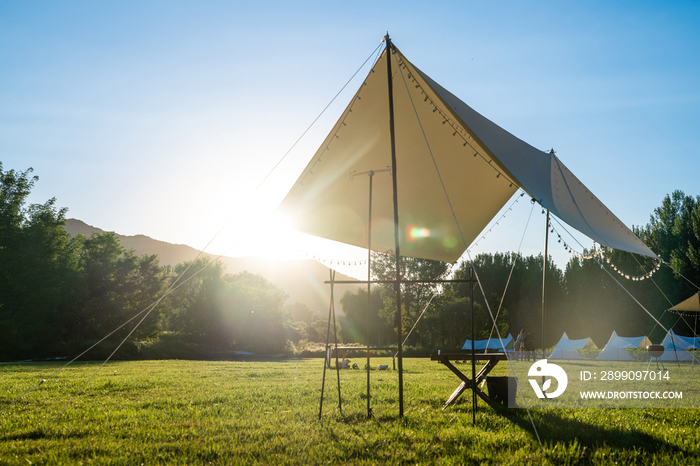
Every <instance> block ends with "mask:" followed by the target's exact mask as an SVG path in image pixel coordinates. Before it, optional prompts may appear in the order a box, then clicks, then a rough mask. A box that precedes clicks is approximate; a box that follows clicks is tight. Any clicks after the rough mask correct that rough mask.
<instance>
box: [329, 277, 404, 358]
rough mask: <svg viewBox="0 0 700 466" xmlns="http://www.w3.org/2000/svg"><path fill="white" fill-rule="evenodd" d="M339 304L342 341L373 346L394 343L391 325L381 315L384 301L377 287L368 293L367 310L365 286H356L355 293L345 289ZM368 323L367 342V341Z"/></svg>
mask: <svg viewBox="0 0 700 466" xmlns="http://www.w3.org/2000/svg"><path fill="white" fill-rule="evenodd" d="M340 304H341V306H342V308H343V314H344V315H345V319H344V322H343V326H342V329H341V335H342V336H341V337H340V338H341V340H342V341H344V342H347V343H351V342H357V343H363V344H365V345H367V344H369V345H373V346H379V345H386V344H392V345H393V344H395V341H394V340H395V333H394V329H393V325H392V324H391V323H389V322H387V320H386V319H385V318H383V317H382V315H381V311H382V309H383V308H384V302H383V301H382V297H381V295H380V293H379V289H377V288H375V289H374V290H373V291H372V292H371V293H370V303H369V310H368V309H367V305H368V303H367V288H358V289H357V291H356V292H355V293H353V292H352V291H350V290H348V291H346V292H345V293H344V294H343V296H342V298H340ZM368 313H369V315H368ZM368 325H369V343H368V342H367V334H368V333H367V332H368V327H367V326H368Z"/></svg>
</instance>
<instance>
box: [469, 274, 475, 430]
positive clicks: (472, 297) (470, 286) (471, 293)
mask: <svg viewBox="0 0 700 466" xmlns="http://www.w3.org/2000/svg"><path fill="white" fill-rule="evenodd" d="M473 267H474V263H473V262H472V266H471V267H470V268H469V291H470V297H469V300H470V301H471V307H472V425H476V358H475V357H474V356H475V354H474V353H475V351H476V349H475V348H474V340H475V339H476V338H474V283H473V282H472V280H473V279H474V268H473Z"/></svg>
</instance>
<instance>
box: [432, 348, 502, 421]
mask: <svg viewBox="0 0 700 466" xmlns="http://www.w3.org/2000/svg"><path fill="white" fill-rule="evenodd" d="M473 359H474V360H475V361H486V364H484V366H483V367H482V368H481V370H480V371H479V372H478V373H477V374H476V377H475V379H474V380H475V383H474V392H475V393H476V394H477V395H478V396H479V397H481V399H483V400H484V401H486V402H487V403H489V404H491V403H492V402H493V400H491V399H490V398H489V396H488V395H487V394H486V393H484V392H483V391H482V390H481V389H480V388H479V384H481V382H482V381H484V380H485V379H486V376H487V375H488V373H489V372H491V370H493V368H494V367H496V364H498V362H499V361H505V360H506V359H508V356H507V355H506V354H505V353H476V354H474V355H473ZM430 360H431V361H438V362H441V363H442V364H444V365H445V366H447V368H448V369H450V370H451V371H452V372H454V374H455V375H456V376H457V377H459V379H460V380H461V381H462V383H461V384H459V386H458V387H457V388H456V389H455V391H454V392H452V395H450V398H449V399H448V400H447V402H446V403H445V405H444V406H443V408H442V409H445V408H447V407H448V406H450V405H451V404H452V403H454V401H455V400H456V399H457V398H459V396H460V395H461V394H462V392H464V390H466V389H467V388H472V381H471V379H469V377H467V376H466V375H464V374H463V373H462V371H460V370H459V369H458V368H457V367H455V365H454V364H452V362H451V361H471V360H472V354H471V353H445V354H431V355H430ZM469 367H471V365H470V366H469Z"/></svg>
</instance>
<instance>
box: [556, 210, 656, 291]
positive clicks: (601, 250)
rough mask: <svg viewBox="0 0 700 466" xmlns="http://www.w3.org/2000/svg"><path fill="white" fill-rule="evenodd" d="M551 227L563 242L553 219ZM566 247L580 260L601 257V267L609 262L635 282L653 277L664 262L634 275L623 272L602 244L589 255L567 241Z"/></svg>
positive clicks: (626, 277)
mask: <svg viewBox="0 0 700 466" xmlns="http://www.w3.org/2000/svg"><path fill="white" fill-rule="evenodd" d="M549 228H550V231H551V232H552V233H556V234H557V236H558V237H559V241H558V242H559V243H561V235H560V234H559V233H558V232H556V229H555V227H554V226H553V225H552V223H551V221H550V223H549ZM564 249H566V250H567V251H569V252H571V254H572V255H573V257H575V258H577V259H580V260H591V259H595V258H596V257H597V258H599V259H600V267H601V268H603V265H604V264H608V266H609V267H610V268H611V269H612V270H614V271H615V272H617V274H618V275H620V276H621V277H624V278H625V279H627V280H632V281H635V282H641V281H644V280H647V279H649V278H651V277H653V276H654V274H655V273H656V272H657V271H658V270H659V269H660V268H661V264H663V261H662V260H659V261H658V262H657V263H656V265H655V266H654V268H653V269H652V270H650V271H649V272H647V273H645V274H643V275H639V276H634V275H630V274H629V273H625V272H623V271H622V270H620V268H619V267H617V266H616V265H615V264H613V263H612V261H611V260H610V258H609V257H606V256H605V254H604V251H605V250H604V248H603V247H602V246H600V247H598V248H596V247H595V246H594V247H593V251H591V253H590V254H588V255H584V254H582V253H578V252H576V251H575V250H574V248H572V247H571V246H569V245H568V244H567V243H566V242H564Z"/></svg>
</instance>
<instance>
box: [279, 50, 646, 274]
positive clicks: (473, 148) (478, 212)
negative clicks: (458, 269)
mask: <svg viewBox="0 0 700 466" xmlns="http://www.w3.org/2000/svg"><path fill="white" fill-rule="evenodd" d="M394 50H395V52H394V53H392V54H391V55H392V56H391V60H392V86H393V102H394V115H395V134H396V138H395V141H396V143H395V147H396V160H397V164H396V166H397V173H396V178H397V192H398V194H397V199H398V207H399V223H400V225H399V231H400V247H401V255H402V256H409V257H417V258H424V259H434V260H441V261H446V262H455V261H456V260H457V259H458V258H459V257H460V256H461V255H462V253H463V252H464V250H465V249H466V248H467V247H468V245H469V244H471V242H472V241H473V240H474V239H475V238H477V237H478V235H479V234H480V233H481V231H482V230H483V229H484V228H485V227H486V226H487V225H488V223H489V222H490V221H491V220H492V219H493V217H494V216H495V215H496V214H497V213H498V211H499V210H500V209H501V208H502V206H503V205H504V204H505V203H506V202H507V201H508V199H509V198H511V197H512V195H513V194H514V193H515V192H516V190H517V189H518V187H521V188H522V189H524V190H525V191H526V192H527V193H528V194H529V195H530V196H532V197H533V198H534V199H536V200H537V201H538V202H540V203H541V204H542V205H543V206H544V207H545V208H547V209H549V210H550V211H551V212H552V213H553V214H555V215H556V216H557V217H559V218H560V219H562V220H563V221H565V222H566V223H568V224H569V225H571V226H572V227H574V228H576V229H577V230H579V231H580V232H581V233H584V234H585V235H587V236H589V237H590V238H591V239H593V240H595V241H597V242H598V243H600V244H602V245H605V246H609V247H613V248H617V249H622V250H625V251H629V252H633V253H638V254H643V255H646V256H650V257H656V255H655V254H654V253H653V252H652V251H651V250H650V249H649V248H648V247H647V246H646V245H644V244H643V243H642V242H641V241H640V240H639V238H637V237H636V236H635V235H634V234H633V233H632V232H631V231H630V230H629V228H627V227H626V226H625V225H624V224H623V223H622V222H621V221H620V220H619V219H618V218H617V217H615V215H614V214H613V213H612V212H611V211H610V210H609V209H608V208H607V207H605V205H603V203H602V202H601V201H599V200H598V199H597V198H596V197H595V196H594V195H593V193H591V192H590V191H589V190H588V189H587V188H586V187H585V186H584V185H583V184H582V183H581V182H580V181H579V180H578V179H577V178H576V177H575V176H574V175H573V174H572V173H571V171H570V170H568V169H567V168H566V166H565V165H564V164H563V163H562V162H561V161H560V160H559V159H558V158H557V157H556V156H555V155H554V154H552V153H547V152H544V151H541V150H539V149H536V148H534V147H532V146H530V145H529V144H527V143H526V142H524V141H522V140H520V139H518V138H517V137H515V136H513V135H512V134H510V133H508V132H507V131H505V130H504V129H502V128H500V127H499V126H498V125H496V124H494V123H493V122H491V121H490V120H488V119H486V118H485V117H483V116H482V115H480V114H479V113H477V112H476V111H474V110H473V109H472V108H471V107H469V106H468V105H467V104H465V103H464V102H462V101H461V100H460V99H458V98H457V97H455V96H454V95H453V94H451V93H450V92H449V91H447V90H446V89H444V88H443V87H442V86H440V85H439V84H437V83H436V82H435V81H433V80H432V79H431V78H430V77H428V76H427V75H426V74H425V73H423V72H422V71H420V70H419V69H418V68H416V67H415V66H414V65H413V64H412V63H410V62H409V61H408V60H407V59H406V58H405V57H404V56H403V54H402V53H401V52H400V51H398V49H394ZM387 58H388V57H387V53H386V50H385V51H384V52H383V53H382V55H381V57H380V58H379V59H378V60H377V62H376V63H375V65H374V66H373V68H372V70H371V72H370V73H369V75H368V76H367V78H366V79H365V80H364V82H363V83H362V85H361V86H360V89H359V90H358V91H357V93H356V94H355V96H354V97H353V98H352V100H351V102H350V104H349V105H348V106H347V108H346V109H345V111H344V112H343V113H342V115H341V116H340V118H339V119H338V121H337V123H336V124H335V126H334V127H333V129H332V130H331V131H330V133H329V135H328V136H327V138H326V139H325V140H324V142H323V144H322V145H321V147H320V148H319V149H318V151H317V152H316V153H315V154H314V156H313V158H312V159H311V161H310V162H309V164H308V165H307V166H306V168H305V169H304V171H303V172H302V174H301V175H300V177H299V179H298V180H297V181H296V183H295V184H294V186H293V187H292V189H291V190H290V191H289V193H288V194H287V196H286V197H285V198H284V200H283V201H282V203H281V204H280V208H279V209H280V211H282V212H285V213H287V214H289V217H290V218H291V219H293V221H294V222H295V226H296V228H297V229H298V230H300V231H303V232H305V233H309V234H311V235H314V236H320V237H323V238H328V239H331V240H334V241H339V242H342V243H347V244H351V245H355V246H359V247H363V248H367V246H368V227H369V221H368V217H369V201H368V199H369V182H368V172H369V171H374V172H375V174H374V176H373V177H372V180H373V181H372V184H373V198H372V221H371V232H372V234H371V249H372V250H375V251H379V252H387V251H389V250H393V249H394V248H395V246H394V213H393V190H392V189H393V188H392V175H393V174H392V173H390V172H389V171H386V170H387V169H388V168H390V167H391V165H392V160H391V137H390V131H389V99H388V80H387V63H386V60H387ZM382 170H384V171H382Z"/></svg>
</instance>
